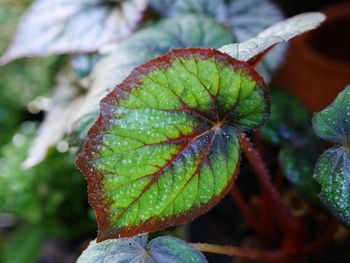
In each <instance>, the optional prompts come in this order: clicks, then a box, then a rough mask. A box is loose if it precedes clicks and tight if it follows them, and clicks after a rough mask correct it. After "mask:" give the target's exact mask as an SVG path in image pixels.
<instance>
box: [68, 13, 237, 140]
mask: <svg viewBox="0 0 350 263" xmlns="http://www.w3.org/2000/svg"><path fill="white" fill-rule="evenodd" d="M232 41H233V38H232V36H231V34H230V33H229V32H227V31H226V30H225V29H224V28H223V27H222V26H220V25H219V24H217V23H216V22H215V21H214V20H212V19H211V18H208V17H203V16H197V15H187V16H183V17H181V19H177V18H175V19H164V20H161V21H160V22H159V23H157V24H155V25H152V26H149V27H147V28H145V29H142V30H140V31H138V32H136V33H135V34H133V35H132V36H131V37H130V38H128V39H126V40H124V41H122V42H121V43H120V44H118V45H116V46H115V47H114V48H112V50H111V51H110V52H109V53H108V54H107V55H105V56H104V58H103V59H102V60H101V62H99V63H98V65H97V66H96V67H95V68H94V70H93V73H92V76H91V80H92V84H91V87H90V90H89V92H88V94H87V96H86V98H85V100H84V103H83V105H82V107H81V109H80V110H79V113H78V115H77V120H76V124H75V130H76V131H77V134H76V135H75V136H74V137H80V138H78V143H79V141H80V140H82V139H85V137H86V132H87V129H89V128H90V127H91V126H92V124H93V123H94V121H95V120H96V119H97V116H98V104H99V101H100V100H101V99H102V98H103V97H104V96H105V95H107V94H108V92H110V91H111V90H112V89H113V88H114V87H115V86H116V85H117V84H119V83H120V82H121V81H122V80H123V79H124V78H125V77H126V76H127V75H128V74H129V73H130V72H131V71H132V69H133V68H134V67H136V66H138V65H141V64H142V63H144V62H146V61H148V60H150V59H152V58H155V57H157V56H160V55H162V54H164V53H166V52H168V51H169V50H170V49H172V48H186V47H211V48H219V47H221V46H223V45H225V44H228V43H231V42H232ZM79 139H80V140H79Z"/></svg>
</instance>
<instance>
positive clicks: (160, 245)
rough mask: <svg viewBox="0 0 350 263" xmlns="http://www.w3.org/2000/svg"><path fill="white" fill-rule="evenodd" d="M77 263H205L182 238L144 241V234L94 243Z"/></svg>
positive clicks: (145, 237) (197, 252)
mask: <svg viewBox="0 0 350 263" xmlns="http://www.w3.org/2000/svg"><path fill="white" fill-rule="evenodd" d="M77 262H78V263H90V262H91V263H102V262H114V263H122V262H133V263H138V262H142V263H174V262H176V263H206V262H207V260H206V259H205V257H204V255H203V254H202V253H201V252H199V251H198V250H196V249H194V248H193V247H191V246H190V245H188V244H187V243H185V242H184V241H182V240H181V239H178V238H175V237H170V236H162V237H157V238H155V239H153V240H151V241H150V242H149V243H148V242H147V235H140V236H135V237H132V238H120V239H112V240H106V241H104V242H100V243H96V241H91V242H90V245H89V247H88V248H87V249H86V250H85V251H84V252H83V254H82V255H81V256H80V257H79V258H78V260H77Z"/></svg>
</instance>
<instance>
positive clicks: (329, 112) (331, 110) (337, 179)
mask: <svg viewBox="0 0 350 263" xmlns="http://www.w3.org/2000/svg"><path fill="white" fill-rule="evenodd" d="M313 127H314V130H315V132H316V133H317V135H318V136H320V137H321V138H323V139H326V140H331V141H334V142H336V143H339V144H340V145H339V146H335V147H332V148H330V149H328V150H327V151H325V153H324V154H323V155H322V156H321V157H320V159H319V160H318V162H317V165H316V168H315V179H316V180H317V182H318V183H319V184H320V185H321V193H320V199H321V201H322V202H323V203H324V204H325V205H326V206H327V207H328V208H329V209H330V210H331V211H332V212H333V213H334V214H335V215H336V216H337V217H339V218H340V219H341V220H342V221H343V222H344V223H345V224H347V225H350V153H349V138H350V86H348V87H346V88H345V89H344V90H343V91H342V92H341V93H339V94H338V96H337V98H336V99H335V100H334V102H333V103H332V104H331V105H329V106H328V107H327V108H325V109H324V110H322V111H321V112H318V113H316V114H315V115H314V117H313Z"/></svg>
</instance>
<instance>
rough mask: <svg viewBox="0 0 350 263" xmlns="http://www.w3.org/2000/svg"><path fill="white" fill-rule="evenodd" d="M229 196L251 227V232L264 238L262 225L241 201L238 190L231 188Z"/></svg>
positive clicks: (245, 203) (264, 232)
mask: <svg viewBox="0 0 350 263" xmlns="http://www.w3.org/2000/svg"><path fill="white" fill-rule="evenodd" d="M230 194H231V197H232V199H233V200H234V202H235V204H236V205H237V206H238V208H239V210H240V211H241V213H242V215H243V217H244V218H245V219H246V221H247V222H248V224H249V225H250V226H251V228H253V230H254V231H255V232H256V233H258V234H259V235H262V236H266V231H264V230H265V229H264V228H263V227H262V224H260V222H259V221H258V219H257V217H256V215H255V214H254V212H253V211H252V209H251V208H250V206H249V205H248V204H247V202H246V201H245V200H244V199H243V197H242V195H241V193H240V192H239V191H238V189H237V188H236V187H232V189H231V191H230Z"/></svg>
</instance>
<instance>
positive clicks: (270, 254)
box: [191, 243, 286, 262]
mask: <svg viewBox="0 0 350 263" xmlns="http://www.w3.org/2000/svg"><path fill="white" fill-rule="evenodd" d="M191 245H192V246H193V247H194V248H196V249H198V250H200V251H202V252H209V253H215V254H221V255H226V256H235V257H242V258H248V259H251V260H262V261H279V262H280V261H283V260H286V255H285V254H284V253H283V251H281V250H276V251H261V250H254V249H249V248H238V247H233V246H220V245H213V244H206V243H195V244H191Z"/></svg>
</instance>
